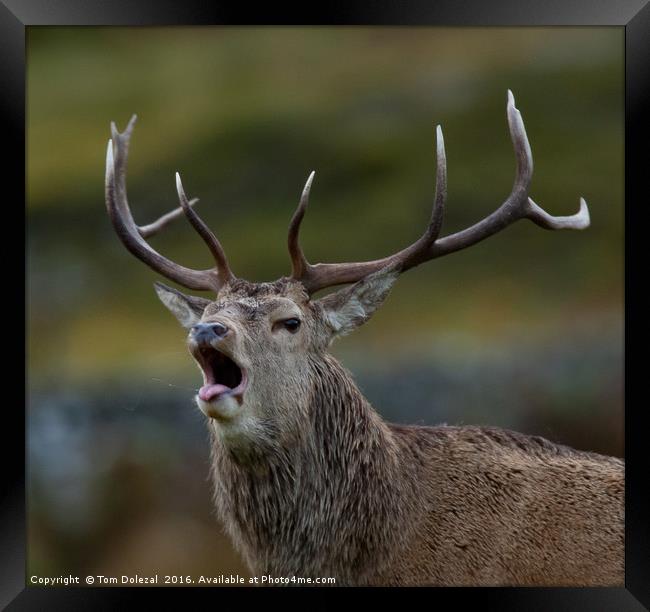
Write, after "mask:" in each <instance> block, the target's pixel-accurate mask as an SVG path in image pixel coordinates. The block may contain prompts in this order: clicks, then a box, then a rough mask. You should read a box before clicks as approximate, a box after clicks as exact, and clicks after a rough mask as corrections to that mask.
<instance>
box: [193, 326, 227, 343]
mask: <svg viewBox="0 0 650 612" xmlns="http://www.w3.org/2000/svg"><path fill="white" fill-rule="evenodd" d="M228 331H229V330H228V328H227V327H226V326H225V325H224V324H223V323H197V324H196V325H193V326H192V329H191V331H190V335H191V337H192V340H194V341H195V342H196V343H197V344H210V343H211V342H213V341H214V340H220V339H221V338H223V337H224V336H225V335H226V334H227V333H228Z"/></svg>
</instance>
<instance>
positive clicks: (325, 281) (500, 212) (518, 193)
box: [290, 90, 590, 294]
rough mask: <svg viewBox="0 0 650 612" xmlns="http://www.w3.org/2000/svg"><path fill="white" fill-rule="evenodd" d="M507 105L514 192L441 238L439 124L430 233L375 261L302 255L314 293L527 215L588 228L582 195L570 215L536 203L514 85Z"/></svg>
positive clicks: (454, 246) (441, 250)
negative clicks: (319, 260) (314, 260)
mask: <svg viewBox="0 0 650 612" xmlns="http://www.w3.org/2000/svg"><path fill="white" fill-rule="evenodd" d="M506 108H507V118H508V126H509V130H510V137H511V139H512V144H513V147H514V152H515V160H516V171H515V180H514V184H513V187H512V191H511V192H510V195H509V196H508V198H507V199H506V200H505V202H504V203H503V204H501V206H500V207H499V208H498V209H497V210H495V211H494V212H493V213H491V214H490V215H488V216H487V217H485V218H484V219H482V220H481V221H479V222H478V223H476V224H474V225H472V226H471V227H469V228H467V229H464V230H461V231H460V232H456V233H455V234H451V235H449V236H445V237H443V238H438V235H439V232H440V228H441V226H442V218H443V212H444V203H445V200H446V194H447V167H446V159H445V149H444V141H443V137H442V130H441V129H440V126H438V127H437V129H436V133H437V172H436V197H435V201H434V206H433V212H432V215H431V221H430V223H429V226H428V227H427V230H426V231H425V233H424V234H423V235H422V236H421V237H420V238H419V239H418V240H417V241H416V242H414V243H413V244H412V245H410V246H408V247H406V248H405V249H402V250H401V251H399V252H398V253H395V254H394V255H391V256H389V257H384V258H382V259H377V260H374V261H365V262H358V263H341V264H315V265H311V264H308V263H306V260H304V257H303V258H302V261H303V262H304V264H303V266H302V268H301V274H300V275H299V280H300V281H301V282H302V283H303V285H304V286H305V288H306V289H307V291H308V292H309V293H310V294H311V293H314V292H316V291H318V290H319V289H324V288H325V287H330V286H334V285H339V284H343V283H351V282H355V281H358V280H360V279H362V278H364V277H365V276H367V275H369V274H372V273H373V272H376V271H378V270H380V269H382V268H384V267H387V266H395V267H396V269H399V270H400V271H401V272H405V271H406V270H409V269H410V268H413V267H415V266H417V265H419V264H421V263H424V262H425V261H429V260H430V259H435V258H437V257H441V256H443V255H447V254H449V253H453V252H455V251H459V250H461V249H464V248H467V247H469V246H472V245H474V244H476V243H477V242H480V241H481V240H484V239H485V238H488V237H489V236H492V235H493V234H496V233H497V232H499V231H501V230H502V229H504V228H506V227H507V226H508V225H511V224H512V223H514V222H515V221H518V220H519V219H523V218H527V219H530V220H531V221H533V223H535V224H536V225H538V226H540V227H542V228H544V229H549V230H557V229H584V228H586V227H588V226H589V223H590V219H589V209H588V207H587V203H586V202H585V200H584V199H583V198H580V209H579V211H578V212H577V213H576V214H574V215H570V216H566V217H554V216H552V215H549V214H548V213H547V212H546V211H545V210H543V209H542V208H540V207H539V206H538V205H537V204H535V202H533V200H532V199H531V198H530V197H529V196H528V191H529V188H530V182H531V180H532V176H533V156H532V153H531V149H530V143H529V141H528V137H527V135H526V129H525V127H524V122H523V119H522V117H521V113H520V112H519V110H518V109H517V108H516V107H515V99H514V96H513V94H512V92H511V91H510V90H508V102H507V107H506ZM299 213H300V214H299ZM303 214H304V210H303V211H302V213H301V212H300V207H299V210H298V211H296V215H294V219H293V220H292V226H293V224H294V221H295V220H296V218H297V217H298V225H299V223H300V221H301V220H302V215H303ZM290 240H291V239H290ZM300 254H301V255H302V251H300ZM294 270H295V266H294ZM294 277H295V276H294Z"/></svg>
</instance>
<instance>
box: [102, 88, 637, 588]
mask: <svg viewBox="0 0 650 612" xmlns="http://www.w3.org/2000/svg"><path fill="white" fill-rule="evenodd" d="M507 120H508V125H509V129H510V136H511V139H512V143H513V146H514V151H515V156H516V175H515V181H514V186H513V188H512V192H511V193H510V195H509V196H508V198H507V199H506V200H505V201H504V202H503V204H501V206H500V207H499V208H498V209H497V210H496V211H495V212H493V213H492V214H490V215H488V216H487V217H485V218H484V219H483V220H481V221H479V222H478V223H476V224H475V225H472V226H471V227H469V228H467V229H464V230H462V231H459V232H457V233H454V234H451V235H448V236H444V237H440V230H441V227H442V219H443V211H444V206H445V200H446V195H447V169H446V161H445V148H444V143H443V137H442V130H441V128H440V126H438V127H437V128H436V134H437V137H436V143H437V169H436V193H435V198H434V203H433V210H432V214H431V219H430V222H429V224H428V226H427V228H426V230H425V231H424V233H423V234H422V236H421V237H420V238H419V239H418V240H416V241H415V242H414V243H413V244H411V245H410V246H407V247H406V248H404V249H402V250H401V251H399V252H397V253H395V254H393V255H390V256H388V257H384V258H382V259H377V260H374V261H365V262H353V263H318V264H311V263H309V261H308V260H307V259H306V257H305V255H304V253H303V250H302V248H301V246H300V242H299V230H300V225H301V222H302V220H303V217H304V215H305V210H306V207H307V202H308V198H309V192H310V188H311V185H312V180H313V177H314V173H313V172H312V173H311V174H310V176H309V178H308V180H307V183H306V185H305V187H304V190H303V192H302V196H301V198H300V201H299V204H298V207H297V210H296V212H295V214H294V215H293V218H292V219H291V223H290V225H289V236H288V247H289V253H290V257H291V263H292V273H291V275H290V276H288V277H282V278H280V279H279V280H276V281H273V282H264V283H251V282H248V281H246V280H244V279H241V278H238V277H236V276H235V275H234V274H233V272H232V270H231V268H230V265H229V263H228V260H227V258H226V254H225V252H224V250H223V248H222V246H221V244H220V242H219V240H218V239H217V238H216V236H215V235H214V234H213V233H212V231H211V230H210V229H209V228H208V227H207V225H206V224H205V223H204V222H203V221H202V220H201V219H200V217H199V216H198V215H197V213H196V211H195V210H194V208H193V204H194V202H195V201H194V200H192V201H189V200H188V198H187V196H186V195H185V191H184V189H183V186H182V183H181V179H180V177H179V175H178V174H176V187H177V191H178V197H179V200H180V207H179V208H177V209H176V210H174V211H172V212H171V213H168V214H167V215H164V216H163V217H161V218H160V219H159V220H158V221H156V222H155V223H152V224H150V225H146V226H138V225H137V224H136V223H135V221H134V219H133V216H132V214H131V211H130V208H129V204H128V201H127V192H126V163H127V153H128V148H129V140H130V137H131V133H132V131H133V126H134V122H135V116H134V117H133V118H132V119H131V120H130V122H129V123H128V125H127V127H126V129H125V131H124V132H122V133H119V132H118V130H117V129H116V127H115V124H111V132H112V139H111V140H109V143H108V150H107V157H106V205H107V209H108V214H109V216H110V219H111V221H112V224H113V227H114V229H115V231H116V232H117V235H118V237H119V238H120V240H121V241H122V243H123V244H124V246H125V247H126V248H127V249H128V250H129V251H131V253H133V255H135V256H136V257H137V258H138V259H140V260H142V261H143V262H144V263H146V264H147V265H148V266H150V267H151V268H152V269H153V270H155V271H156V272H158V273H159V274H161V275H162V276H164V277H166V278H168V279H170V280H172V281H174V282H176V283H178V284H180V285H182V286H184V287H186V288H188V289H191V290H200V291H210V292H213V293H214V294H215V295H216V298H215V299H206V298H203V297H197V296H190V295H185V294H183V293H181V292H180V291H178V290H176V289H173V288H171V287H167V286H165V285H163V284H161V283H156V284H155V288H156V292H157V294H158V296H159V298H160V299H161V301H162V302H163V303H164V304H165V306H167V307H168V308H169V310H170V311H171V312H172V313H173V314H174V315H175V316H176V317H177V319H178V320H179V321H180V323H181V325H182V326H183V327H185V328H186V329H187V330H188V338H187V343H188V348H189V351H190V353H191V355H192V356H193V357H194V359H195V360H196V363H197V365H198V366H199V368H200V370H201V372H202V375H203V385H202V386H201V388H200V389H199V391H198V395H197V396H196V402H197V404H198V407H199V408H200V410H201V411H202V412H203V413H204V414H205V416H206V417H207V426H208V428H209V431H210V434H211V435H210V439H211V475H212V480H213V487H214V501H215V504H216V508H217V510H218V514H219V516H220V517H221V519H222V520H223V522H224V524H225V527H226V530H227V532H228V533H229V535H230V537H231V538H232V541H233V542H234V544H235V546H236V548H237V549H238V550H239V551H240V553H241V555H242V557H243V558H244V559H245V561H246V562H247V564H248V566H249V568H250V570H251V572H253V573H255V574H258V575H262V574H269V575H272V576H276V577H290V576H294V575H295V576H298V577H312V578H313V577H324V576H328V577H334V578H336V580H337V583H338V584H349V585H621V584H622V583H623V519H624V517H623V488H624V463H623V461H622V460H620V459H617V458H614V457H607V456H603V455H599V454H596V453H591V452H585V451H579V450H574V449H572V448H569V447H567V446H563V445H559V444H555V443H553V442H550V441H548V440H546V439H544V438H541V437H538V436H529V435H523V434H520V433H516V432H513V431H509V430H505V429H499V428H496V427H482V426H481V427H479V426H463V427H457V426H447V425H444V426H436V427H429V426H426V427H425V426H405V425H396V424H391V423H387V422H385V421H384V420H383V419H382V418H381V417H380V416H379V414H378V413H377V412H376V411H375V410H374V409H373V407H372V406H371V405H370V403H369V402H368V400H366V398H365V397H364V396H363V395H362V393H361V392H360V391H359V389H358V388H357V386H356V385H355V383H354V381H353V379H352V376H351V375H350V374H349V373H348V372H347V371H346V370H345V369H344V368H343V367H342V366H341V365H340V364H339V363H338V361H337V360H336V359H334V358H333V357H332V356H331V355H330V354H329V353H328V346H329V345H330V343H331V342H332V340H333V339H334V338H336V337H337V336H341V335H343V334H346V333H348V332H350V331H352V330H353V329H355V328H356V327H358V326H359V325H361V324H362V323H364V322H365V321H367V320H368V319H369V318H370V316H371V315H372V314H373V312H374V311H375V310H376V309H377V308H378V307H379V306H380V305H381V304H382V303H383V301H384V300H385V298H386V296H387V295H388V293H389V291H390V289H391V287H392V286H393V284H394V282H395V281H396V279H397V278H398V277H399V275H400V274H402V273H403V272H406V271H407V270H409V269H411V268H413V267H415V266H418V265H420V264H422V263H424V262H426V261H429V260H431V259H435V258H437V257H441V256H443V255H448V254H450V253H454V252H455V251H459V250H461V249H465V248H467V247H470V246H472V245H474V244H476V243H478V242H480V241H481V240H484V239H485V238H488V237H489V236H492V235H493V234H496V233H497V232H499V231H501V230H503V229H505V228H506V227H507V226H509V225H511V224H512V223H514V222H515V221H518V220H519V219H529V220H531V221H532V222H533V223H535V224H536V225H538V226H540V227H542V228H544V229H548V230H557V229H584V228H586V227H587V226H588V225H589V211H588V208H587V204H586V202H585V201H584V199H582V198H581V199H580V208H579V211H578V212H577V213H576V214H574V215H571V216H566V217H556V216H551V215H549V214H548V213H547V212H546V211H544V210H543V209H542V208H540V207H539V206H538V205H537V204H535V202H533V200H532V199H531V198H530V197H529V195H528V192H529V187H530V182H531V178H532V173H533V161H532V155H531V150H530V145H529V142H528V138H527V136H526V131H525V129H524V124H523V120H522V118H521V114H520V112H519V110H518V109H517V108H516V107H515V101H514V97H513V95H512V93H511V92H510V91H509V92H508V100H507ZM182 215H185V216H186V217H187V219H188V220H189V222H190V223H191V224H192V226H193V227H194V229H195V230H196V231H197V232H198V234H199V235H200V236H201V238H202V239H203V241H204V242H205V243H206V244H207V246H208V248H209V249H210V252H211V253H212V255H213V257H214V260H215V266H214V267H213V268H210V269H207V270H196V269H190V268H186V267H184V266H182V265H179V264H177V263H174V262H172V261H170V260H169V259H167V258H165V257H164V256H162V255H160V254H159V253H158V252H157V251H155V250H154V249H153V248H152V247H151V246H150V245H149V244H148V243H147V241H146V238H148V237H149V236H151V235H153V234H154V233H156V232H158V231H159V230H160V229H162V228H163V227H164V226H165V225H167V224H168V223H169V222H171V221H172V220H173V219H175V218H177V217H179V216H182ZM337 285H346V286H345V287H343V288H339V289H337V290H336V291H334V292H331V293H329V294H327V295H325V296H324V297H321V298H320V299H315V298H314V294H315V293H317V292H318V291H319V290H321V289H325V288H327V287H334V286H337Z"/></svg>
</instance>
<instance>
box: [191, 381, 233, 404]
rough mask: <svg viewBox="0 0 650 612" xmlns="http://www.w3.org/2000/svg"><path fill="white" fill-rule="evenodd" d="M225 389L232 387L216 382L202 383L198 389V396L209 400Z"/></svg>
mask: <svg viewBox="0 0 650 612" xmlns="http://www.w3.org/2000/svg"><path fill="white" fill-rule="evenodd" d="M226 391H232V389H231V388H230V387H226V385H221V384H218V383H217V384H216V385H203V386H202V387H201V388H200V389H199V397H200V398H201V399H202V400H203V401H204V402H209V401H210V400H211V399H213V398H215V397H217V396H218V395H221V394H223V393H225V392H226Z"/></svg>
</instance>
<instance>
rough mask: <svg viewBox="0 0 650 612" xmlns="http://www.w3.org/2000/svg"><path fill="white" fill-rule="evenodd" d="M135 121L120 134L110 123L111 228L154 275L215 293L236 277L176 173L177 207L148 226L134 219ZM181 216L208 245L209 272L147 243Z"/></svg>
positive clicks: (108, 191)
mask: <svg viewBox="0 0 650 612" xmlns="http://www.w3.org/2000/svg"><path fill="white" fill-rule="evenodd" d="M135 120H136V116H135V115H133V117H131V120H130V121H129V123H128V125H127V126H126V129H125V130H124V132H122V133H119V132H118V131H117V128H116V127H115V123H111V135H112V139H111V140H109V141H108V148H107V150H106V208H107V210H108V215H109V217H110V219H111V222H112V223H113V227H114V228H115V231H116V233H117V235H118V237H119V239H120V240H121V241H122V243H123V244H124V246H125V247H126V248H127V249H128V250H129V251H130V252H131V253H133V255H135V256H136V257H137V258H138V259H140V260H141V261H143V262H144V263H146V264H147V265H148V266H149V267H150V268H153V269H154V270H155V271H156V272H159V273H160V274H162V275H163V276H165V277H167V278H168V279H170V280H173V281H175V282H177V283H178V284H180V285H183V286H184V287H187V288H188V289H195V290H205V291H218V290H219V289H220V288H221V287H222V286H223V285H224V284H225V283H227V282H229V281H231V280H233V279H234V278H235V276H234V275H233V273H232V272H231V270H230V267H229V265H228V260H227V259H226V254H225V252H224V250H223V247H222V246H221V244H220V243H219V241H218V240H217V238H216V236H215V235H214V234H213V233H212V232H211V231H210V229H209V228H208V227H207V225H206V224H205V223H204V222H203V221H202V220H201V219H200V217H199V216H198V215H197V214H196V212H195V211H194V210H193V209H192V206H193V205H194V204H195V203H196V202H197V201H198V200H196V199H193V200H191V201H188V200H187V197H186V196H185V192H184V191H183V185H182V184H181V179H180V176H179V175H178V173H176V189H177V191H178V198H179V201H180V204H181V205H180V207H179V208H176V209H174V210H173V211H171V212H169V213H167V214H165V215H163V216H162V217H160V218H159V219H158V220H156V221H154V222H153V223H150V224H148V225H143V226H138V225H137V224H136V223H135V221H134V220H133V215H132V214H131V209H130V208H129V203H128V200H127V196H126V162H127V157H128V153H129V141H130V139H131V133H132V131H133V126H134V125H135ZM182 214H184V215H185V216H186V217H187V218H188V220H189V221H190V223H191V224H192V226H193V227H194V229H195V230H196V231H197V232H198V234H199V235H200V236H201V238H202V239H203V240H204V242H205V243H206V244H207V245H208V248H209V249H210V252H211V253H212V255H213V257H214V259H215V261H216V266H215V267H214V268H211V269H209V270H194V269H192V268H186V267H185V266H181V265H179V264H177V263H175V262H173V261H171V260H169V259H167V258H166V257H163V256H162V255H160V253H158V252H157V251H155V250H154V249H153V248H151V246H149V244H148V243H147V242H146V240H145V238H148V237H149V236H153V235H154V234H156V233H158V232H159V231H160V230H161V229H162V228H164V227H165V226H167V225H168V224H169V223H171V222H172V221H173V220H174V219H177V218H178V217H180V216H181V215H182Z"/></svg>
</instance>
